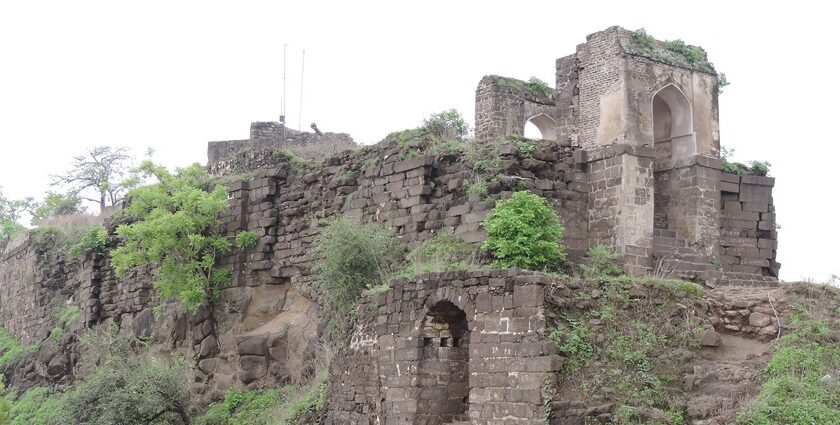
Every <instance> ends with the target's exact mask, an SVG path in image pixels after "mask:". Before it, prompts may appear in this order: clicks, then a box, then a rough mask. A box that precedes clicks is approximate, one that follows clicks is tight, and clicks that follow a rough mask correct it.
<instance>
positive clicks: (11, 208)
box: [0, 191, 35, 245]
mask: <svg viewBox="0 0 840 425" xmlns="http://www.w3.org/2000/svg"><path fill="white" fill-rule="evenodd" d="M34 205H35V203H34V201H33V200H32V198H23V199H9V198H6V197H5V196H4V195H3V192H2V191H0V245H3V244H5V243H6V242H8V241H9V240H10V239H11V238H13V237H15V236H16V235H17V234H18V233H20V232H22V231H23V230H24V229H26V228H25V227H24V226H23V225H22V224H20V219H21V216H22V215H23V214H24V213H26V212H29V211H32V209H33V207H34Z"/></svg>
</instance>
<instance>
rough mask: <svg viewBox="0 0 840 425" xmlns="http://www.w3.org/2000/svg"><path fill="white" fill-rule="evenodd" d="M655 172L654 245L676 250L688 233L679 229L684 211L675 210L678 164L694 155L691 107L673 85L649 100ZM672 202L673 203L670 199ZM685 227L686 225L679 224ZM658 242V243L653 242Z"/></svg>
mask: <svg viewBox="0 0 840 425" xmlns="http://www.w3.org/2000/svg"><path fill="white" fill-rule="evenodd" d="M652 108H653V146H654V149H655V158H656V164H655V168H654V180H655V182H654V192H653V228H654V238H655V240H654V245H655V246H659V247H666V248H667V249H666V250H667V251H671V250H672V249H671V248H673V250H676V249H677V247H679V246H680V245H681V244H682V243H683V242H682V241H683V240H684V239H685V238H686V233H687V232H688V229H687V228H686V226H682V225H680V223H682V222H683V221H684V218H682V217H680V215H681V214H683V215H684V214H685V212H686V211H684V208H677V201H678V200H679V198H680V196H677V195H676V193H677V192H679V190H680V188H679V187H678V186H679V183H678V180H679V177H680V175H679V170H676V169H675V168H674V167H675V166H679V164H680V161H681V160H684V159H688V158H691V157H693V156H694V155H696V153H697V148H696V143H695V138H694V120H693V117H692V109H691V103H690V102H689V101H688V98H687V97H686V96H685V95H684V94H683V92H682V91H680V89H679V88H677V87H676V86H675V85H673V84H669V85H667V86H665V87H663V88H662V89H660V90H659V91H657V92H656V93H655V94H654V96H653V99H652ZM672 198H673V199H672ZM682 224H685V223H682ZM656 239H658V240H656Z"/></svg>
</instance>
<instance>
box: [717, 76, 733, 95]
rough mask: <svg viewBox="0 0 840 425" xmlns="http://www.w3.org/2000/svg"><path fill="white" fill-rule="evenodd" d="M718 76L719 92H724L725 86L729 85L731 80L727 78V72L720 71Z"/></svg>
mask: <svg viewBox="0 0 840 425" xmlns="http://www.w3.org/2000/svg"><path fill="white" fill-rule="evenodd" d="M717 78H718V94H721V93H723V88H724V87H726V86H728V85H729V84H730V83H729V80H728V79H727V78H726V74H724V73H722V72H718V75H717Z"/></svg>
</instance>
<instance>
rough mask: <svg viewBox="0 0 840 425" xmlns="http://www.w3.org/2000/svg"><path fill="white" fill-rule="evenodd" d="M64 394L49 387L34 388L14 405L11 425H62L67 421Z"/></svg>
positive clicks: (10, 416)
mask: <svg viewBox="0 0 840 425" xmlns="http://www.w3.org/2000/svg"><path fill="white" fill-rule="evenodd" d="M63 398H64V395H63V394H62V393H59V392H56V391H55V390H53V389H51V388H47V387H32V388H30V389H28V390H26V392H25V393H23V395H22V396H21V397H20V399H18V400H17V401H16V402H14V404H13V405H12V409H11V410H10V412H9V419H10V421H9V422H8V423H9V425H33V424H37V425H62V424H67V423H71V422H70V421H67V419H66V414H65V412H64V411H63V408H62V405H63Z"/></svg>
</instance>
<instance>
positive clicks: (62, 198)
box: [32, 192, 86, 224]
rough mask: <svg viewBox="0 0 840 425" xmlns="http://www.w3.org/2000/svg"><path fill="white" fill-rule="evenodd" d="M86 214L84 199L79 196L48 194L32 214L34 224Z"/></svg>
mask: <svg viewBox="0 0 840 425" xmlns="http://www.w3.org/2000/svg"><path fill="white" fill-rule="evenodd" d="M84 212H86V208H85V207H84V206H82V198H80V197H79V196H78V195H76V194H73V193H68V194H66V195H65V194H60V193H54V192H47V196H45V197H44V201H43V202H41V203H39V204H37V206H36V208H35V211H33V212H32V223H33V224H40V223H43V222H44V221H45V220H47V219H49V218H52V217H57V216H60V215H70V214H80V213H84Z"/></svg>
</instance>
